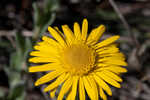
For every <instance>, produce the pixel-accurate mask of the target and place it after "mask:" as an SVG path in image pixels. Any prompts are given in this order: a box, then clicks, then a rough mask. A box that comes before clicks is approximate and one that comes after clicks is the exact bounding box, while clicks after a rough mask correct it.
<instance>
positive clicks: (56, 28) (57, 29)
mask: <svg viewBox="0 0 150 100" xmlns="http://www.w3.org/2000/svg"><path fill="white" fill-rule="evenodd" d="M54 29H55V30H56V31H57V32H58V33H59V34H61V36H62V37H63V38H64V34H63V33H62V32H61V31H60V30H59V28H58V27H56V26H55V27H54Z"/></svg>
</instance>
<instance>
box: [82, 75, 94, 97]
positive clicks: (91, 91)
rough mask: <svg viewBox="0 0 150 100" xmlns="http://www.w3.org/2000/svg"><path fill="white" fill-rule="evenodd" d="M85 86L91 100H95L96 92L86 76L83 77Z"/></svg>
mask: <svg viewBox="0 0 150 100" xmlns="http://www.w3.org/2000/svg"><path fill="white" fill-rule="evenodd" d="M83 83H84V87H85V89H86V92H87V94H88V96H89V97H90V99H91V100H95V94H94V91H93V89H92V87H91V84H90V83H89V81H88V79H87V77H86V76H84V77H83Z"/></svg>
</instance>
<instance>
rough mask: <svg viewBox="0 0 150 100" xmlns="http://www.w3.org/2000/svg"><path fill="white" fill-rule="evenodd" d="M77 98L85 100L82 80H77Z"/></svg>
mask: <svg viewBox="0 0 150 100" xmlns="http://www.w3.org/2000/svg"><path fill="white" fill-rule="evenodd" d="M79 98H80V100H85V90H84V84H83V79H82V78H80V79H79Z"/></svg>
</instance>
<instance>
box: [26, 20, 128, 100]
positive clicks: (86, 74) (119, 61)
mask: <svg viewBox="0 0 150 100" xmlns="http://www.w3.org/2000/svg"><path fill="white" fill-rule="evenodd" d="M73 29H74V32H72V31H71V30H70V28H69V27H68V26H67V25H63V26H62V30H63V33H62V32H61V31H60V30H59V29H58V28H57V27H54V28H52V27H48V31H49V32H50V34H51V35H52V36H53V38H50V37H48V36H43V37H42V40H43V41H41V42H38V43H37V45H35V46H34V49H35V51H32V52H31V53H30V55H31V56H34V57H32V58H30V59H29V62H32V63H37V64H38V65H36V66H31V67H29V72H44V71H47V72H48V73H47V74H46V75H44V76H43V77H41V78H40V79H38V80H37V81H36V82H35V85H36V86H38V85H41V84H44V83H48V82H50V84H49V85H48V86H47V87H46V88H45V89H44V91H45V92H48V91H50V97H51V98H53V97H54V96H55V92H56V90H57V88H58V87H59V86H60V85H62V86H61V90H60V92H59V94H58V98H57V100H62V99H63V97H64V95H66V98H67V99H66V100H75V98H76V96H77V93H79V99H80V100H85V99H86V96H85V95H86V94H85V93H86V92H87V94H88V96H89V97H90V99H91V100H98V99H99V96H100V97H101V98H102V99H103V100H107V97H106V95H105V93H104V91H105V92H106V93H107V94H108V95H109V96H111V95H112V91H111V89H110V87H109V85H108V84H110V85H112V86H114V87H117V88H120V87H121V86H120V83H119V82H122V79H121V78H120V76H119V75H120V74H121V73H125V72H127V70H126V69H125V68H123V67H121V66H127V63H126V62H125V57H124V55H123V54H122V53H121V52H120V51H119V49H118V48H117V45H116V44H115V43H114V42H115V41H116V40H117V39H118V38H119V36H118V35H117V36H112V37H110V38H108V39H106V40H104V41H102V42H99V38H100V37H101V36H102V34H103V33H104V31H105V26H103V25H100V26H99V27H97V28H95V29H93V30H92V31H91V33H90V34H89V36H88V34H87V33H88V21H87V20H86V19H84V20H83V24H82V30H80V26H79V24H78V23H77V22H75V23H74V27H73ZM107 83H108V84H107ZM77 91H78V92H77ZM85 91H86V92H85Z"/></svg>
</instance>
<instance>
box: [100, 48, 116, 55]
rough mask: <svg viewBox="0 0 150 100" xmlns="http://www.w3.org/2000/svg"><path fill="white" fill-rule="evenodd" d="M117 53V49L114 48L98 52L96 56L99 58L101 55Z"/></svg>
mask: <svg viewBox="0 0 150 100" xmlns="http://www.w3.org/2000/svg"><path fill="white" fill-rule="evenodd" d="M118 52H119V48H116V47H114V48H110V49H106V50H103V51H100V50H99V51H98V52H97V54H99V55H100V56H101V55H107V54H113V53H118Z"/></svg>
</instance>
